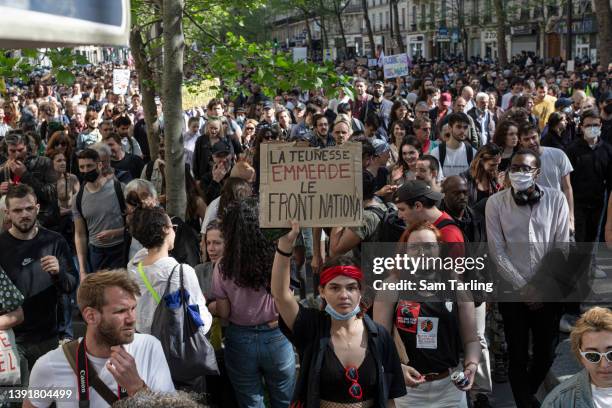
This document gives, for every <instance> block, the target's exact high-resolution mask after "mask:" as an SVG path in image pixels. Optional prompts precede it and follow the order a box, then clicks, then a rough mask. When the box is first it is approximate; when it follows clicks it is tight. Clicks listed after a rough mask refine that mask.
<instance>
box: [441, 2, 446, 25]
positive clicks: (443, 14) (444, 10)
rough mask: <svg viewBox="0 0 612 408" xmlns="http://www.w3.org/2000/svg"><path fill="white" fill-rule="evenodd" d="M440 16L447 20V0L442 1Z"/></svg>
mask: <svg viewBox="0 0 612 408" xmlns="http://www.w3.org/2000/svg"><path fill="white" fill-rule="evenodd" d="M440 18H441V19H442V21H445V20H446V0H442V1H441V2H440Z"/></svg>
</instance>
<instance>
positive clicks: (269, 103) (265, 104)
mask: <svg viewBox="0 0 612 408" xmlns="http://www.w3.org/2000/svg"><path fill="white" fill-rule="evenodd" d="M273 107H274V104H273V103H272V102H270V101H265V102H264V103H263V108H264V109H272V108H273Z"/></svg>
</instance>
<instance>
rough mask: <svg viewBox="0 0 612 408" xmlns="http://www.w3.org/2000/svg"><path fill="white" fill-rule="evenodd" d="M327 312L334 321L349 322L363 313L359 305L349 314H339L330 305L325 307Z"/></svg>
mask: <svg viewBox="0 0 612 408" xmlns="http://www.w3.org/2000/svg"><path fill="white" fill-rule="evenodd" d="M325 311H326V312H327V314H328V315H330V316H331V318H332V319H334V320H348V319H350V318H351V317H353V316H356V315H357V313H359V312H361V308H360V307H359V305H357V306H355V308H354V309H353V310H352V311H350V312H348V313H347V314H342V313H338V312H337V311H336V310H335V309H334V308H333V307H331V305H330V304H329V303H328V304H327V306H325Z"/></svg>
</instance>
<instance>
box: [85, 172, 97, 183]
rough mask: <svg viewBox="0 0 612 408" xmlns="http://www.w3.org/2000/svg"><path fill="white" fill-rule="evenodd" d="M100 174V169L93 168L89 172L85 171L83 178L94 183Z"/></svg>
mask: <svg viewBox="0 0 612 408" xmlns="http://www.w3.org/2000/svg"><path fill="white" fill-rule="evenodd" d="M99 175H100V173H99V172H98V169H93V170H91V171H88V172H87V173H83V180H85V181H87V182H89V183H93V182H94V181H96V180H97V179H98V176H99Z"/></svg>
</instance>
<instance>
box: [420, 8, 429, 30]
mask: <svg viewBox="0 0 612 408" xmlns="http://www.w3.org/2000/svg"><path fill="white" fill-rule="evenodd" d="M426 17H427V6H426V5H425V3H421V15H420V16H419V21H420V24H419V26H420V30H421V31H422V30H425V24H426V22H427V21H426V20H425V19H426Z"/></svg>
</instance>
